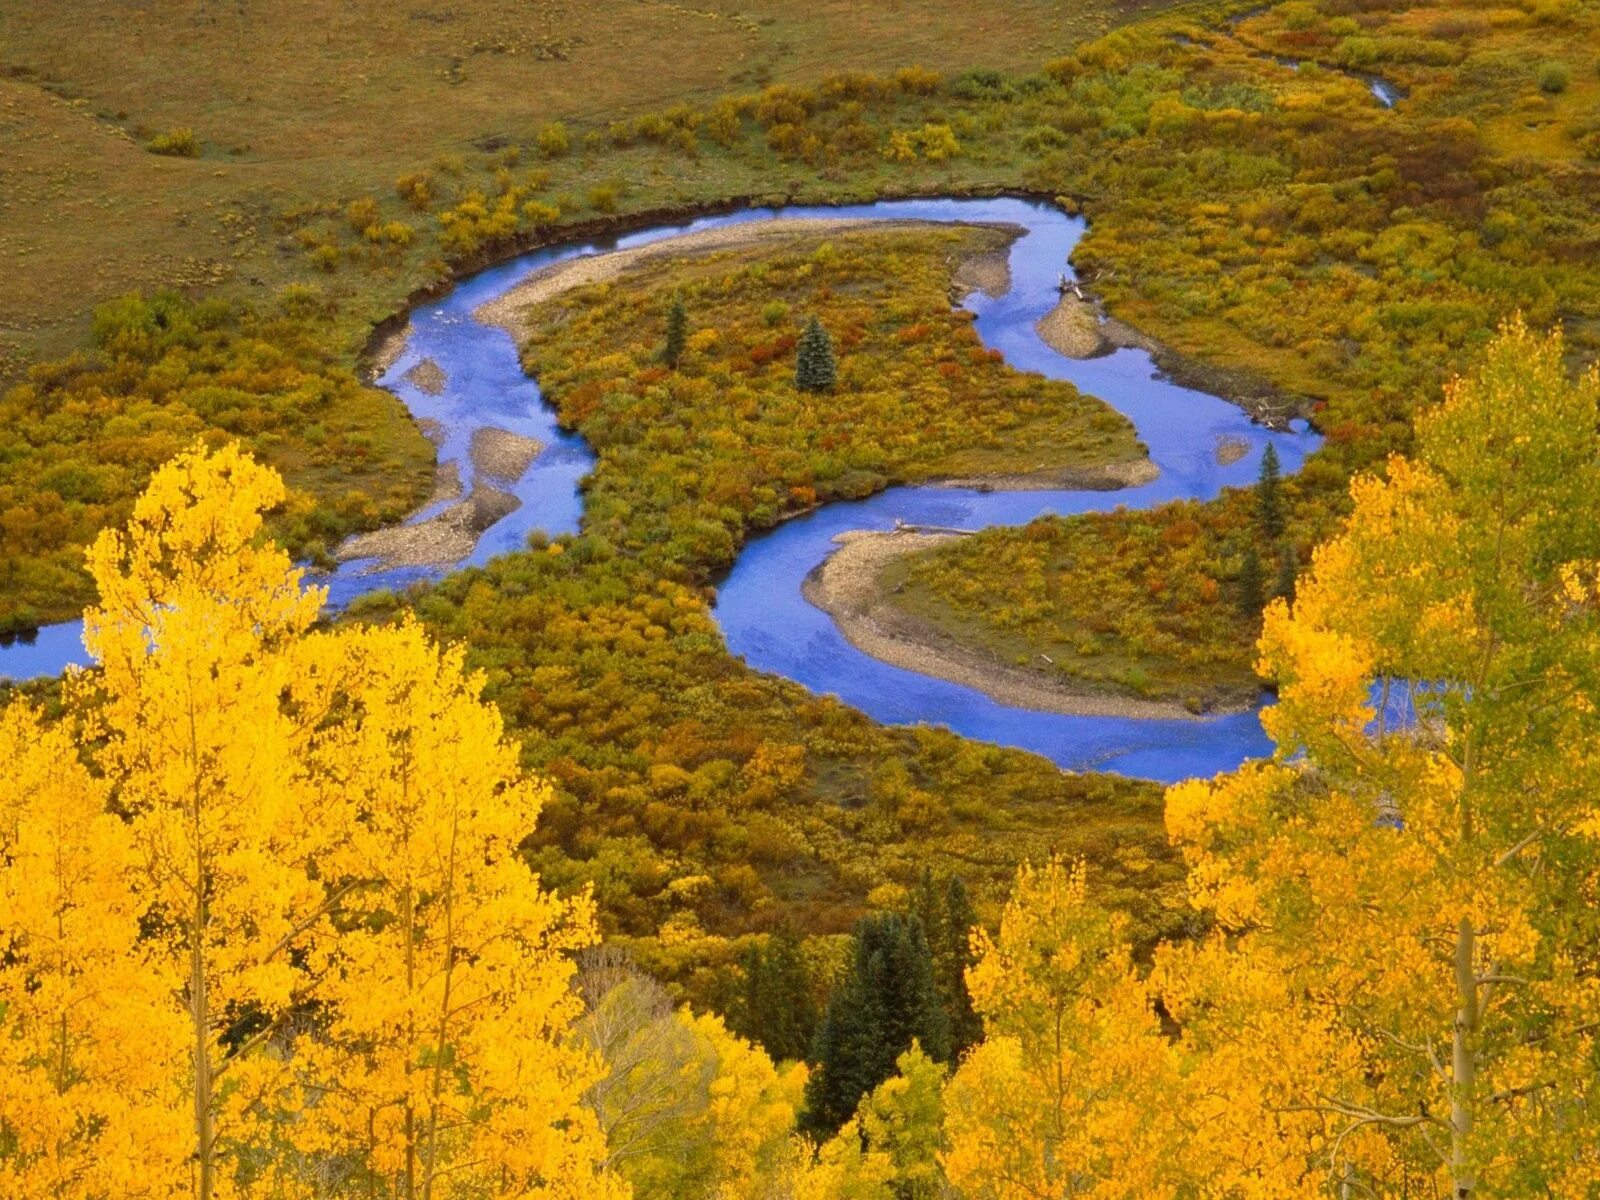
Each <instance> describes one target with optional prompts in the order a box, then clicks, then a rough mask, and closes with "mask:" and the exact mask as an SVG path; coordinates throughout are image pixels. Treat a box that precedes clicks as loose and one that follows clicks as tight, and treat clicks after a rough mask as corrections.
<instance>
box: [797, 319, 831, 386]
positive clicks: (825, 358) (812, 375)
mask: <svg viewBox="0 0 1600 1200" xmlns="http://www.w3.org/2000/svg"><path fill="white" fill-rule="evenodd" d="M837 376H838V368H837V366H836V365H835V363H834V360H833V339H832V338H831V337H829V336H828V331H827V330H826V329H824V328H823V327H822V322H821V321H819V320H817V318H816V317H812V318H811V320H810V321H808V322H807V323H806V328H805V332H804V333H802V334H801V335H800V347H799V350H798V351H797V352H796V354H795V362H794V385H795V387H797V388H799V389H800V390H801V391H802V392H831V391H832V390H833V385H834V381H835V379H836V378H837Z"/></svg>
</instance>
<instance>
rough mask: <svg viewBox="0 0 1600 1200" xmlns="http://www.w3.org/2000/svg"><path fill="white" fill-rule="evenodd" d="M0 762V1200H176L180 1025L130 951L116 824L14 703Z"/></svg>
mask: <svg viewBox="0 0 1600 1200" xmlns="http://www.w3.org/2000/svg"><path fill="white" fill-rule="evenodd" d="M0 762H4V763H5V770H4V772H0V1196H5V1197H7V1198H8V1200H34V1198H36V1197H73V1196H106V1197H111V1196H116V1197H127V1198H129V1200H147V1198H155V1197H167V1196H177V1195H186V1194H187V1186H186V1184H187V1169H186V1168H187V1159H188V1157H189V1153H190V1150H191V1141H190V1139H189V1137H188V1136H187V1135H188V1121H187V1119H186V1115H185V1110H184V1104H183V1099H184V1092H183V1088H182V1086H181V1081H182V1078H183V1068H184V1062H185V1055H186V1051H187V1045H188V1043H187V1040H186V1027H185V1024H184V1022H183V1021H182V1019H181V1015H180V1014H178V1013H177V1012H175V1011H173V1010H172V1007H171V1005H170V1003H169V1001H168V997H167V995H166V994H165V992H164V989H163V986H162V979H161V977H160V976H159V975H157V974H155V973H153V972H152V971H150V970H149V969H148V965H147V964H146V963H145V961H144V960H143V957H142V956H141V955H139V954H136V953H130V952H129V951H130V947H132V946H133V945H134V943H135V941H136V940H137V936H138V921H139V915H140V903H139V898H138V896H136V895H135V893H134V892H133V890H132V888H131V887H130V886H129V883H130V880H129V871H130V869H131V868H132V866H133V862H134V856H135V852H134V848H133V843H132V839H131V837H130V835H129V830H128V826H127V824H126V823H125V822H124V821H123V820H121V819H120V818H119V817H117V816H114V815H112V814H111V813H110V812H108V811H107V807H106V799H107V787H106V784H105V782H104V781H103V780H101V779H98V778H96V777H95V776H94V775H92V774H91V773H90V772H89V771H88V770H87V769H86V768H85V767H84V766H83V764H82V762H81V761H80V760H79V758H78V751H77V747H76V746H75V745H74V744H73V740H72V738H71V737H70V736H69V735H68V733H67V731H66V730H65V729H64V728H62V727H60V726H56V727H47V726H44V725H42V724H41V723H40V719H39V716H38V714H37V713H36V712H35V711H34V710H32V709H31V708H29V707H27V706H26V705H24V704H22V703H20V702H19V703H16V704H13V705H12V706H11V707H10V708H9V709H7V710H6V711H5V713H4V715H3V716H0Z"/></svg>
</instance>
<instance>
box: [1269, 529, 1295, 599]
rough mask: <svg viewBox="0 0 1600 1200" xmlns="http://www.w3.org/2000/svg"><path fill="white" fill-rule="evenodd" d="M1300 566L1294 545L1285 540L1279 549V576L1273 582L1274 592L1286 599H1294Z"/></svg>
mask: <svg viewBox="0 0 1600 1200" xmlns="http://www.w3.org/2000/svg"><path fill="white" fill-rule="evenodd" d="M1299 566H1300V563H1299V560H1298V559H1297V558H1296V557H1295V552H1294V547H1293V546H1291V545H1289V544H1288V543H1287V542H1285V543H1284V544H1283V545H1282V546H1281V547H1280V548H1279V550H1278V578H1277V579H1276V580H1275V581H1274V582H1273V585H1272V594H1273V595H1274V596H1282V597H1283V598H1284V599H1285V600H1290V601H1292V600H1293V599H1294V577H1295V573H1296V572H1297V571H1298V569H1299Z"/></svg>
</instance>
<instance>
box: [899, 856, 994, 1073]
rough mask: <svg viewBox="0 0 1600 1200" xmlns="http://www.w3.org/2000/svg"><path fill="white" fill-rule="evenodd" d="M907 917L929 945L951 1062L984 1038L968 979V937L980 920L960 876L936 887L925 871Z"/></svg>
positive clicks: (937, 883) (931, 875) (969, 950)
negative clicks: (918, 925) (919, 925)
mask: <svg viewBox="0 0 1600 1200" xmlns="http://www.w3.org/2000/svg"><path fill="white" fill-rule="evenodd" d="M911 911H912V913H913V914H914V915H915V916H916V917H917V918H918V919H919V920H920V921H921V922H922V927H923V930H924V932H925V934H926V936H927V939H928V952H929V954H930V955H931V957H932V959H933V984H934V988H935V989H936V990H937V992H938V994H939V1007H940V1008H942V1009H943V1010H944V1016H945V1023H946V1025H947V1026H948V1027H949V1030H950V1057H951V1060H952V1061H953V1060H955V1059H958V1058H960V1057H961V1053H962V1051H964V1050H966V1049H967V1048H968V1047H969V1046H972V1045H975V1044H976V1043H977V1042H978V1041H979V1040H981V1039H982V1037H983V1022H982V1021H980V1020H979V1019H978V1014H977V1013H975V1012H973V1011H972V997H971V996H970V995H968V993H967V977H966V976H967V968H968V967H970V966H971V965H972V961H973V960H972V936H971V934H972V928H973V926H974V925H976V924H977V923H978V914H977V912H976V911H975V910H974V909H973V907H972V900H971V899H970V898H969V897H968V895H967V886H966V884H965V883H963V882H962V881H961V877H960V876H959V875H951V876H948V877H946V878H945V879H943V880H942V881H940V880H936V879H935V878H934V875H933V872H932V871H929V870H924V871H923V872H922V878H921V879H920V880H919V881H918V883H917V889H916V891H915V892H913V893H912V896H911Z"/></svg>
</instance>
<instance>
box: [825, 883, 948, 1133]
mask: <svg viewBox="0 0 1600 1200" xmlns="http://www.w3.org/2000/svg"><path fill="white" fill-rule="evenodd" d="M913 1041H917V1042H920V1043H921V1045H922V1047H923V1049H924V1050H926V1052H927V1053H928V1056H929V1057H930V1058H934V1059H937V1060H940V1061H943V1060H945V1059H948V1058H949V1056H950V1031H949V1025H948V1022H947V1021H946V1019H945V1015H944V1010H943V1009H942V1008H941V1007H940V1005H939V995H938V990H937V988H936V987H935V986H934V980H933V958H932V955H931V954H930V953H929V951H928V940H927V937H926V936H925V935H924V933H923V929H922V922H921V921H919V920H918V919H917V918H916V917H914V916H904V915H902V914H900V913H885V914H881V915H879V916H873V917H863V918H862V919H861V921H860V922H858V923H857V925H856V929H855V955H854V958H853V960H852V962H851V966H850V973H849V974H848V975H847V976H846V977H845V978H844V980H842V981H841V982H840V984H839V985H838V987H836V988H835V989H834V992H833V995H832V996H830V997H829V999H828V1006H827V1009H826V1010H825V1011H824V1013H823V1017H822V1024H821V1026H820V1027H819V1028H818V1030H817V1037H816V1043H815V1045H814V1047H813V1052H812V1057H813V1059H814V1060H815V1061H816V1063H817V1068H816V1070H815V1071H814V1072H813V1073H812V1076H811V1079H810V1080H809V1081H808V1082H807V1084H806V1124H807V1126H808V1127H809V1128H810V1129H812V1130H814V1131H816V1132H819V1133H830V1134H831V1133H832V1132H834V1131H835V1130H836V1129H838V1128H839V1126H841V1125H843V1124H844V1123H845V1122H846V1121H847V1120H849V1119H850V1117H851V1116H852V1115H853V1114H854V1113H855V1110H856V1105H857V1104H858V1103H860V1100H861V1097H862V1096H864V1095H866V1094H867V1093H868V1092H870V1091H871V1090H872V1089H873V1088H875V1087H877V1086H878V1085H879V1084H880V1083H882V1082H883V1081H884V1080H885V1079H888V1078H889V1077H890V1076H891V1075H893V1074H894V1073H895V1060H896V1059H898V1058H899V1057H900V1055H901V1054H903V1053H905V1051H907V1050H908V1049H910V1048H911V1043H912V1042H913Z"/></svg>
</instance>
